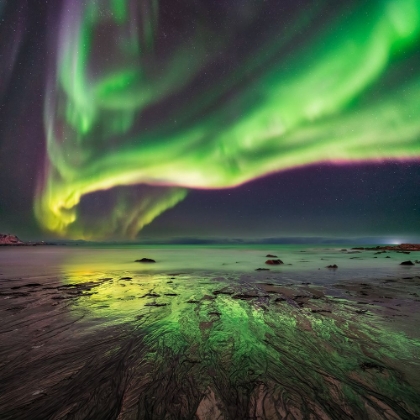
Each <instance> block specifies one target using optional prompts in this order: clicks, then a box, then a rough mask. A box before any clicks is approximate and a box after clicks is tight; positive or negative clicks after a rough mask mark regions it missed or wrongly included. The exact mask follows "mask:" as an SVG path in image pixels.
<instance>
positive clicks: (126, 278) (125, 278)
mask: <svg viewBox="0 0 420 420" xmlns="http://www.w3.org/2000/svg"><path fill="white" fill-rule="evenodd" d="M132 278H133V277H121V278H120V280H132Z"/></svg>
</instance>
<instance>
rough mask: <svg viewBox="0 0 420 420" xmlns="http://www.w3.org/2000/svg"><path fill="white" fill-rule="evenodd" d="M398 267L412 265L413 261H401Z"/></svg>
mask: <svg viewBox="0 0 420 420" xmlns="http://www.w3.org/2000/svg"><path fill="white" fill-rule="evenodd" d="M400 265H414V263H413V261H410V260H408V261H403V262H402V263H401V264H400Z"/></svg>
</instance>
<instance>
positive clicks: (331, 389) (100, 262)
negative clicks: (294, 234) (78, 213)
mask: <svg viewBox="0 0 420 420" xmlns="http://www.w3.org/2000/svg"><path fill="white" fill-rule="evenodd" d="M417 254H418V253H417V252H412V253H411V254H410V255H407V254H400V253H396V252H392V251H388V252H385V253H383V254H382V253H381V254H376V253H375V252H374V251H371V250H353V249H351V248H350V247H346V248H343V247H332V246H325V247H321V246H318V247H309V246H301V245H299V246H278V245H277V246H253V247H197V246H195V247H193V246H189V247H169V246H168V247H155V248H153V247H129V246H127V247H120V248H118V249H117V248H115V247H106V248H105V247H104V248H89V247H79V248H77V247H67V248H66V247H42V249H41V248H25V249H23V248H19V249H5V250H2V252H1V253H0V271H1V276H0V312H1V318H2V324H1V328H0V343H1V344H0V356H1V358H0V360H1V361H0V418H2V419H130V420H131V419H384V418H385V419H413V418H419V417H420V328H418V326H419V325H420V264H419V265H417V264H415V263H414V261H415V260H416V258H418V257H417V256H416V255H417ZM267 255H273V256H274V257H267ZM419 256H420V255H419ZM386 257H389V258H386ZM140 258H153V259H155V261H156V263H147V264H142V263H136V262H135V260H136V259H140ZM269 258H278V259H281V262H282V263H283V264H279V265H270V264H266V263H265V262H266V261H267V260H268V259H269ZM405 260H412V261H413V264H414V265H413V266H401V262H403V261H405ZM333 265H337V268H327V267H328V266H333ZM258 269H263V270H258Z"/></svg>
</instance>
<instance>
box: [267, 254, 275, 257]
mask: <svg viewBox="0 0 420 420" xmlns="http://www.w3.org/2000/svg"><path fill="white" fill-rule="evenodd" d="M266 257H267V258H277V255H273V254H267V255H266Z"/></svg>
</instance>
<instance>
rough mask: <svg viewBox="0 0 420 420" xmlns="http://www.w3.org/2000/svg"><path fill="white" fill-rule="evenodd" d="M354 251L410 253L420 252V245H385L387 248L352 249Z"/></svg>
mask: <svg viewBox="0 0 420 420" xmlns="http://www.w3.org/2000/svg"><path fill="white" fill-rule="evenodd" d="M352 249H362V250H364V251H378V250H386V251H403V252H407V251H408V252H410V251H420V244H400V245H385V246H379V245H378V246H375V247H373V248H369V247H367V248H363V247H358V248H352Z"/></svg>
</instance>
